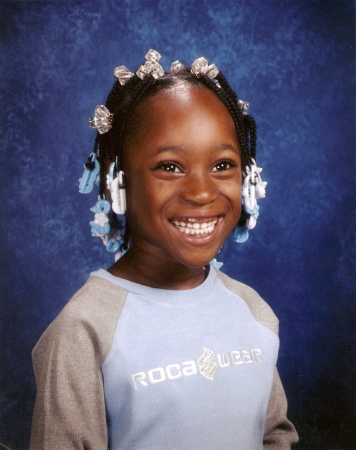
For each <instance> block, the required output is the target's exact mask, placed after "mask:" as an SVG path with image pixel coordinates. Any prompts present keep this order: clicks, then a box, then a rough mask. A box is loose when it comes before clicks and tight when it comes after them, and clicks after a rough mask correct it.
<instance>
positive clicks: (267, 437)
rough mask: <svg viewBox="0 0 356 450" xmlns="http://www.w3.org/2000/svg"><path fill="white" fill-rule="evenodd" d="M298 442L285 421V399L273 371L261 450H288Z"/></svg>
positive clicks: (288, 422)
mask: <svg viewBox="0 0 356 450" xmlns="http://www.w3.org/2000/svg"><path fill="white" fill-rule="evenodd" d="M296 442H298V434H297V432H296V430H295V428H294V426H293V424H292V423H291V422H290V421H289V420H288V419H287V399H286V396H285V393H284V389H283V386H282V383H281V380H280V378H279V375H278V372H277V369H275V373H274V380H273V386H272V391H271V396H270V399H269V403H268V408H267V414H266V421H265V434H264V438H263V448H264V449H266V450H267V449H268V450H272V449H273V450H274V449H275V450H277V449H278V450H284V449H285V450H288V449H290V448H291V445H292V444H295V443H296Z"/></svg>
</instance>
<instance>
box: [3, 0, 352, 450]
mask: <svg viewBox="0 0 356 450" xmlns="http://www.w3.org/2000/svg"><path fill="white" fill-rule="evenodd" d="M0 17H1V19H0V20H1V24H0V25H1V26H0V33H1V47H2V51H1V55H0V58H1V60H0V63H1V64H0V68H1V72H2V74H1V95H2V100H1V105H0V111H1V116H0V117H1V132H2V138H1V150H0V151H1V159H0V161H1V164H2V170H1V174H2V183H1V184H2V198H1V216H0V219H1V233H2V244H1V269H2V270H1V284H2V306H1V312H2V324H1V332H2V353H1V369H2V381H1V397H2V401H3V406H2V422H1V442H2V443H3V445H5V446H6V448H11V449H12V450H19V449H25V448H27V445H28V439H29V432H30V421H31V415H32V408H33V402H34V397H35V384H34V378H33V373H32V367H31V359H30V352H31V349H32V348H33V347H34V345H35V343H36V341H37V340H38V338H39V337H40V335H41V333H42V332H43V331H44V329H45V328H46V327H47V325H48V324H49V323H50V322H51V321H52V319H54V317H55V316H56V315H57V314H58V313H59V311H60V310H61V309H62V308H63V306H64V305H65V303H66V302H67V301H68V300H69V298H70V297H71V295H72V294H73V293H74V292H75V291H76V290H77V289H78V288H79V287H80V286H81V285H82V283H83V282H84V281H85V279H86V278H87V276H88V273H89V272H90V271H92V270H95V269H97V268H98V267H108V265H110V264H111V262H112V259H111V256H110V255H108V254H107V253H106V252H105V250H104V247H103V246H102V244H101V243H100V242H99V240H98V239H97V240H95V239H94V238H92V237H91V236H90V230H89V225H88V222H89V220H91V218H92V213H91V212H90V211H89V207H90V206H92V205H93V204H94V203H95V195H88V196H85V195H80V194H79V193H78V179H79V177H80V176H81V175H82V170H83V164H84V162H85V161H86V158H87V157H88V154H89V153H90V151H91V148H92V145H93V138H94V135H95V132H94V131H93V130H91V129H90V128H89V127H88V117H89V116H90V115H92V112H93V108H94V106H95V105H97V104H101V103H103V102H104V101H105V98H106V95H107V93H108V91H109V90H110V88H111V85H112V83H113V81H114V78H113V69H114V67H116V66H118V65H121V64H124V65H126V66H128V67H129V68H130V69H131V70H134V69H135V68H136V67H137V66H138V65H139V64H140V63H141V62H142V61H143V57H144V55H145V53H146V51H147V50H148V49H149V48H154V49H157V50H158V51H159V52H160V53H161V54H162V55H163V56H162V64H163V66H164V67H165V68H166V69H168V68H169V65H170V63H171V61H173V60H175V59H180V60H181V61H183V62H184V63H185V64H186V65H190V63H191V62H192V61H193V60H194V59H195V58H197V57H199V56H205V57H207V58H208V59H209V61H211V62H214V63H215V64H216V65H217V66H218V67H219V68H220V69H221V70H222V71H223V72H224V73H225V74H226V76H227V77H228V79H229V80H230V81H231V84H232V85H233V87H234V88H235V89H236V90H237V92H238V95H239V97H240V98H242V99H244V100H247V101H249V102H250V105H251V106H250V111H251V114H253V115H254V116H255V118H256V120H257V122H258V124H259V138H258V139H259V140H258V144H259V150H258V152H259V155H258V162H259V164H260V165H261V166H262V167H263V168H264V178H265V179H266V180H268V182H269V184H268V196H267V198H266V199H265V200H264V201H262V202H261V216H260V220H259V223H258V226H257V228H256V230H255V231H253V232H252V233H251V234H252V235H251V238H250V240H249V241H248V242H247V243H246V244H244V245H241V246H236V245H233V243H232V242H231V241H230V242H228V243H227V244H226V245H225V246H224V248H223V250H222V252H221V254H220V255H219V256H220V259H222V260H223V261H224V263H225V264H224V268H223V269H224V270H225V272H226V273H228V274H229V275H232V276H233V277H235V278H237V279H239V280H241V281H243V282H246V283H247V284H249V285H251V286H253V287H254V288H255V289H257V290H258V291H259V292H260V294H261V295H262V296H263V297H264V298H265V299H266V300H267V301H268V302H269V304H270V305H271V306H272V307H273V309H274V311H275V312H276V314H277V315H278V317H279V318H280V321H281V333H280V334H281V350H280V359H279V370H280V373H281V376H282V379H283V382H284V386H285V389H286V392H287V395H288V398H289V404H290V407H289V416H290V418H291V420H292V421H293V422H294V423H295V425H296V427H297V429H298V431H299V433H300V438H301V440H300V444H299V446H298V448H304V449H347V448H356V441H355V440H353V438H352V436H351V434H352V426H351V424H352V420H353V419H354V417H355V416H354V415H353V413H354V411H353V410H352V380H353V377H352V375H353V373H352V365H353V358H352V353H351V351H352V346H353V332H354V318H355V311H354V309H353V308H354V307H353V304H352V298H353V294H354V291H353V289H354V285H353V282H354V273H355V269H354V265H353V264H354V258H353V253H352V252H353V243H354V239H353V228H352V223H353V216H354V214H353V211H354V198H355V196H354V193H355V191H354V188H355V185H354V172H355V160H354V152H355V85H354V75H355V64H354V56H355V49H354V39H355V35H354V25H355V18H354V17H355V16H354V2H353V1H349V0H339V1H331V0H329V1H328V0H309V1H306V0H290V1H276V0H235V1H228V0H226V1H224V0H171V1H169V0H162V1H158V0H157V1H153V0H151V1H144V0H135V1H133V0H132V1H130V0H126V1H118V0H111V1H109V0H104V1H48V2H47V1H24V2H22V1H13V2H6V1H2V2H1V4H0ZM96 241H97V242H96ZM0 447H1V445H0ZM244 450H245V449H244Z"/></svg>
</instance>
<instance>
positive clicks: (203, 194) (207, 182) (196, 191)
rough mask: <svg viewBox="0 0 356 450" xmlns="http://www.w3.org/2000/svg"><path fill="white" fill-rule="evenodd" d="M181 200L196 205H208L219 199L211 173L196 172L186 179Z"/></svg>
mask: <svg viewBox="0 0 356 450" xmlns="http://www.w3.org/2000/svg"><path fill="white" fill-rule="evenodd" d="M180 196H181V198H182V199H183V200H184V201H186V202H190V203H194V204H196V205H206V204H209V203H211V202H213V201H214V200H215V199H216V197H217V186H216V183H215V181H214V180H213V179H212V177H211V176H210V174H209V173H203V172H200V171H199V172H195V173H193V174H191V175H190V176H187V177H185V179H184V188H183V189H182V191H181V193H180Z"/></svg>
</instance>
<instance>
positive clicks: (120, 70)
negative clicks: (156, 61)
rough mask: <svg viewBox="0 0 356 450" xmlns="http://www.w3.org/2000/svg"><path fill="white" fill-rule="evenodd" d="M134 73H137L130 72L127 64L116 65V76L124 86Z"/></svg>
mask: <svg viewBox="0 0 356 450" xmlns="http://www.w3.org/2000/svg"><path fill="white" fill-rule="evenodd" d="M134 75H135V74H134V73H132V72H130V71H129V69H128V68H127V67H125V66H119V67H115V70H114V77H115V78H117V79H118V80H119V82H120V84H121V85H122V86H123V85H124V84H126V83H127V82H128V81H129V79H130V78H131V77H133V76H134Z"/></svg>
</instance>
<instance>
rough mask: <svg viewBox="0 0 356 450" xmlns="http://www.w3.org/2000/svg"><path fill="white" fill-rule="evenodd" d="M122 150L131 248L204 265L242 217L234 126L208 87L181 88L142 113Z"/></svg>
mask: <svg viewBox="0 0 356 450" xmlns="http://www.w3.org/2000/svg"><path fill="white" fill-rule="evenodd" d="M135 114H138V116H137V118H138V119H139V132H138V133H137V135H136V136H135V137H133V138H132V139H127V141H126V142H125V145H124V155H123V157H124V158H123V160H124V170H125V173H126V177H127V178H126V179H127V190H126V192H127V202H128V212H127V214H128V220H129V223H130V230H131V236H132V240H133V244H134V245H135V247H138V248H140V249H141V250H142V251H144V252H146V253H149V254H150V255H152V256H154V257H155V258H160V259H161V260H163V261H167V262H168V261H175V262H178V263H180V264H183V265H185V266H188V267H201V266H203V265H205V264H207V263H208V262H209V261H210V260H211V259H212V258H214V257H215V255H216V254H217V253H218V251H219V250H220V248H221V246H222V245H223V243H224V241H225V239H226V238H227V236H228V235H229V234H230V232H231V231H232V230H233V228H234V227H235V225H236V224H237V221H238V219H239V217H240V213H241V182H242V172H241V162H240V153H239V147H238V142H237V137H236V131H235V127H234V123H233V121H232V118H231V116H230V114H229V113H228V111H227V109H226V107H225V106H224V105H223V103H222V102H221V101H220V100H219V99H218V98H217V97H216V96H215V94H214V93H212V92H211V91H209V90H208V89H206V88H199V87H195V86H191V85H189V84H188V85H187V84H180V85H178V86H176V87H174V88H173V89H171V90H165V91H161V92H159V93H158V94H156V95H155V96H154V97H152V98H151V99H149V100H148V101H147V102H145V103H144V104H143V105H142V106H141V108H140V109H139V111H138V112H137V113H135Z"/></svg>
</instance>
